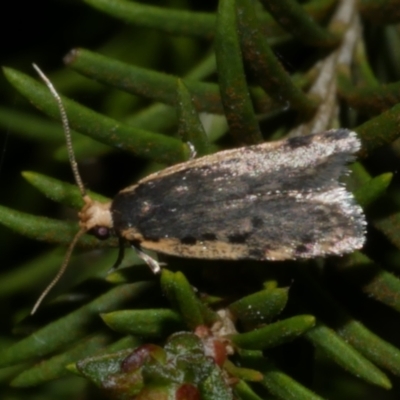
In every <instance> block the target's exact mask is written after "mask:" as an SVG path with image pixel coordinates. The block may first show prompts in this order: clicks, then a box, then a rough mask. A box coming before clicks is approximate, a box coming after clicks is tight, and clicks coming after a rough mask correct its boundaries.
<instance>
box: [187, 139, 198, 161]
mask: <svg viewBox="0 0 400 400" xmlns="http://www.w3.org/2000/svg"><path fill="white" fill-rule="evenodd" d="M186 144H187V145H188V147H189V150H190V157H189V160H193V159H194V158H196V156H197V151H196V149H195V148H194V145H193V143H191V142H186Z"/></svg>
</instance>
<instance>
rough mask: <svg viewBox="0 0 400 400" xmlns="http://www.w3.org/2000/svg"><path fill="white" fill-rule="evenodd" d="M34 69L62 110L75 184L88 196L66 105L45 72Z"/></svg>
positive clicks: (83, 194)
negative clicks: (76, 156)
mask: <svg viewBox="0 0 400 400" xmlns="http://www.w3.org/2000/svg"><path fill="white" fill-rule="evenodd" d="M32 65H33V68H35V70H36V72H37V73H38V74H39V76H40V78H41V79H42V80H43V82H44V83H45V84H46V86H47V87H48V89H49V90H50V92H51V94H52V95H53V97H54V99H55V100H56V102H57V105H58V109H59V110H60V116H61V122H62V126H63V130H64V135H65V140H66V143H67V151H68V158H69V162H70V164H71V168H72V173H73V174H74V178H75V182H76V184H77V186H78V187H79V190H80V191H81V195H82V197H83V196H85V195H86V189H85V186H84V184H83V182H82V178H81V176H80V174H79V169H78V163H77V162H76V159H75V153H74V149H73V147H72V140H71V129H70V127H69V123H68V117H67V112H66V111H65V107H64V104H63V102H62V100H61V97H60V95H59V94H58V92H57V90H56V89H55V88H54V86H53V84H52V83H51V82H50V79H49V78H48V77H47V76H46V75H45V74H44V73H43V71H42V70H41V69H40V68H39V67H38V66H37V65H36V64H32Z"/></svg>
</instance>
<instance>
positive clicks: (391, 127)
mask: <svg viewBox="0 0 400 400" xmlns="http://www.w3.org/2000/svg"><path fill="white" fill-rule="evenodd" d="M10 7H12V4H10ZM20 8H21V6H18V8H17V5H15V7H14V8H13V9H12V8H11V9H10V11H9V12H8V21H7V23H5V24H3V26H2V27H1V29H3V30H4V31H3V37H7V38H8V42H7V43H6V45H5V46H4V50H3V52H2V65H4V66H5V67H7V68H5V69H4V75H3V77H2V78H1V80H0V90H1V93H2V96H1V103H0V129H1V131H0V185H1V186H0V187H1V188H2V190H1V194H2V197H1V207H0V222H1V224H2V225H1V226H0V239H1V240H0V254H1V262H0V265H1V271H0V298H1V300H2V302H3V304H4V306H3V307H2V308H1V311H0V313H1V314H0V315H1V317H2V321H3V323H2V324H1V328H0V329H1V330H0V384H1V390H0V391H1V398H2V399H6V400H8V399H10V400H11V399H30V400H31V399H32V400H34V399H41V400H43V399H54V398H57V399H70V398H79V399H92V398H96V399H103V398H109V397H111V398H115V399H132V398H137V399H150V398H160V399H170V398H171V399H232V398H237V399H267V398H280V399H314V398H315V399H320V398H330V399H341V400H347V399H363V400H364V399H375V398H379V399H387V400H390V399H397V398H399V396H400V380H399V376H400V350H399V349H398V347H399V346H400V340H399V335H398V334H397V326H398V325H397V324H398V323H399V316H398V314H397V313H398V312H399V311H400V301H399V298H400V296H399V294H400V280H399V279H398V277H397V275H398V274H399V268H400V191H399V189H398V187H399V179H398V176H397V175H396V172H397V170H398V168H399V157H400V150H399V149H400V145H399V144H400V142H399V137H400V123H399V121H400V97H399V96H400V95H399V93H400V92H399V82H400V28H399V25H398V23H399V20H400V14H399V10H400V1H398V0H360V1H358V2H356V1H353V0H342V1H335V0H313V1H296V0H276V1H275V0H260V1H259V2H253V1H249V0H235V1H233V0H220V1H219V3H218V4H211V3H210V4H209V3H206V2H200V1H192V2H189V1H185V0H164V1H159V2H156V1H153V2H151V3H149V2H134V1H127V0H85V1H83V2H77V1H76V2H74V1H69V0H68V1H65V0H64V1H62V0H59V1H47V2H41V3H40V4H36V3H35V4H34V3H32V4H31V3H26V4H24V5H23V12H22V10H21V9H20ZM17 27H18V29H19V30H20V31H22V32H23V33H24V34H23V35H20V36H19V35H17V34H15V35H10V32H17ZM67 53H68V54H67ZM66 54H67V56H66V57H65V58H64V62H65V63H66V67H65V66H62V65H61V59H62V58H63V57H64V56H65V55H66ZM32 62H35V63H37V64H39V66H40V67H41V68H42V69H43V70H44V71H45V72H46V74H48V76H49V78H50V79H51V81H52V82H53V84H54V86H55V87H56V88H57V90H58V91H59V92H60V94H62V95H63V97H64V102H65V106H66V108H67V112H68V117H69V119H70V123H71V127H72V128H73V130H74V132H73V145H74V149H75V151H76V155H77V158H78V161H79V167H80V170H81V173H82V175H83V179H84V182H85V184H86V186H87V187H88V188H90V189H93V191H95V192H98V193H102V194H103V195H104V196H107V197H109V198H112V196H113V195H114V194H115V193H116V192H118V190H120V189H121V188H124V187H126V186H128V185H129V184H131V183H133V182H135V181H137V180H138V179H139V178H140V177H143V176H146V175H147V174H149V173H150V172H152V171H156V170H159V169H161V168H164V167H165V166H166V165H170V164H174V163H177V162H179V161H183V160H186V159H188V157H189V155H190V149H189V148H188V146H187V145H186V142H187V141H190V142H191V143H194V144H195V147H196V149H197V151H198V154H199V155H203V154H208V153H211V152H214V151H217V150H219V149H224V148H233V147H235V146H240V145H246V144H252V143H259V142H261V141H262V140H269V139H277V138H282V137H285V136H287V135H301V134H307V133H311V132H318V131H324V130H326V129H330V128H335V127H339V126H340V127H346V128H350V129H353V130H355V131H356V132H357V133H358V135H359V136H360V138H361V140H362V143H363V147H362V150H361V151H360V153H359V158H358V160H357V162H355V163H353V164H352V165H351V170H352V174H351V175H350V176H349V177H347V179H346V184H347V186H348V187H349V188H350V189H351V190H352V191H353V192H354V194H355V197H356V199H357V201H358V202H359V203H360V204H361V205H362V207H363V208H364V210H365V213H366V215H367V219H368V223H369V224H368V236H367V244H366V246H365V247H364V249H363V250H362V252H361V251H360V252H355V253H353V254H350V255H348V256H345V257H336V258H334V257H332V258H329V259H326V260H321V259H319V260H310V261H301V262H297V261H291V262H253V261H252V262H248V261H240V262H239V261H230V262H228V261H224V262H221V261H204V260H184V259H177V258H172V257H165V256H161V255H160V256H159V259H160V261H162V262H165V263H166V264H167V268H168V269H163V272H162V274H161V275H160V276H154V275H152V273H151V272H150V270H149V269H148V268H147V267H146V266H145V265H143V263H142V261H141V260H139V259H138V257H137V256H136V255H135V254H133V251H130V250H128V249H127V251H126V255H125V258H124V261H123V265H122V268H120V269H118V270H116V271H114V272H112V273H110V274H107V271H108V270H109V268H110V267H111V266H112V265H113V262H114V261H115V258H116V249H115V248H113V247H114V246H116V241H115V240H114V241H113V240H110V241H106V242H104V243H103V246H102V247H99V242H98V241H96V240H95V239H93V238H86V237H83V238H82V240H81V241H80V246H79V248H77V249H76V250H75V253H74V256H73V258H72V260H71V262H70V266H69V269H68V270H67V273H66V274H65V276H64V277H63V278H62V280H61V281H60V282H59V283H58V284H57V286H56V287H55V288H54V290H53V291H52V292H51V293H50V295H49V297H48V298H47V299H46V301H45V304H43V306H42V308H40V310H39V312H38V313H37V314H36V315H34V316H33V317H31V316H29V312H30V309H31V307H32V305H33V304H34V301H35V298H36V297H37V296H38V295H39V294H40V292H41V291H42V290H43V289H44V287H45V286H46V284H47V283H48V282H49V280H50V279H51V278H52V276H53V275H54V274H55V273H56V270H57V268H58V267H59V265H60V264H61V262H62V259H63V255H64V252H65V249H64V248H57V249H55V248H54V243H58V244H63V245H65V244H68V243H69V242H70V240H71V238H72V236H73V235H74V233H75V232H76V230H77V223H76V222H65V221H67V220H74V218H75V216H74V214H73V213H71V209H70V207H71V208H72V209H79V208H80V207H81V205H82V202H81V199H80V196H79V193H78V192H77V190H76V188H75V187H74V186H73V185H70V184H67V183H66V182H72V175H71V172H70V167H69V164H68V159H67V154H66V150H65V144H64V137H63V134H62V130H61V125H60V123H59V115H58V110H57V108H56V106H55V104H54V101H53V99H52V98H51V96H50V95H49V93H48V91H47V89H46V88H45V87H44V86H43V85H42V84H41V83H38V81H37V78H36V76H35V74H34V71H33V69H32V68H31V63H32ZM22 71H23V72H22ZM21 94H22V95H21ZM27 99H28V100H29V101H27ZM71 99H73V100H74V101H72V100H71ZM29 102H31V103H33V104H34V105H35V106H36V107H37V108H38V109H39V110H40V111H37V110H36V109H35V108H34V107H32V105H31V104H29ZM232 110H233V111H232ZM44 114H47V115H48V116H50V117H51V118H52V119H49V118H48V116H46V115H44ZM228 127H229V129H228ZM23 171H25V172H23ZM27 171H29V172H27ZM32 171H34V172H32ZM21 172H23V177H22V176H21ZM24 178H25V179H24ZM37 189H38V190H37ZM40 192H42V193H40ZM43 193H44V194H45V195H46V196H47V197H49V198H50V199H51V200H53V201H54V202H51V201H49V200H48V199H46V198H45V196H43ZM44 216H46V218H45V217H44ZM10 228H11V230H10ZM16 232H19V233H16ZM20 234H23V235H25V237H26V238H24V236H21V235H20ZM28 238H29V239H28ZM32 238H35V239H37V240H41V241H43V242H44V243H40V242H38V241H34V240H32ZM84 248H86V252H82V250H80V249H84ZM88 249H89V250H90V251H89V252H88Z"/></svg>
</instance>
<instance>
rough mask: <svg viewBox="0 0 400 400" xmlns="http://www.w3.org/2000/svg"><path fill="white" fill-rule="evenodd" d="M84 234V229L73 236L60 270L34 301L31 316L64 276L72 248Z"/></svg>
mask: <svg viewBox="0 0 400 400" xmlns="http://www.w3.org/2000/svg"><path fill="white" fill-rule="evenodd" d="M84 233H86V230H85V229H80V230H79V231H78V232H77V233H76V235H75V236H74V238H73V239H72V242H71V243H70V245H69V246H68V250H67V252H66V253H65V257H64V260H63V262H62V264H61V267H60V269H59V270H58V272H57V275H56V276H55V277H54V278H53V280H52V281H51V282H50V283H49V284H48V286H47V287H46V289H45V290H44V291H43V292H42V294H41V295H40V296H39V298H38V299H37V300H36V303H35V305H34V306H33V308H32V311H31V315H33V314H35V312H36V311H37V309H38V308H39V306H40V304H42V301H43V300H44V298H45V297H46V296H47V295H48V294H49V292H50V291H51V289H53V287H54V286H55V285H56V284H57V282H58V281H59V280H60V278H61V277H62V276H63V275H64V272H65V270H66V269H67V266H68V263H69V260H70V258H71V254H72V252H73V250H74V247H75V245H76V243H77V242H78V240H79V238H80V237H81V236H82V235H83V234H84Z"/></svg>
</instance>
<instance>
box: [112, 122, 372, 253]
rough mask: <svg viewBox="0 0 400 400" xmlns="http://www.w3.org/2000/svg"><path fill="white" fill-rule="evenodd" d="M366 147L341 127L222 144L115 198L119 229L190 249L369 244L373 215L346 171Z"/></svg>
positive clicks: (154, 244)
mask: <svg viewBox="0 0 400 400" xmlns="http://www.w3.org/2000/svg"><path fill="white" fill-rule="evenodd" d="M359 148H360V141H359V139H358V138H357V135H356V134H355V133H354V132H351V131H348V130H345V129H339V130H331V131H327V132H324V133H321V134H317V135H309V136H303V137H298V138H292V139H287V140H283V141H277V142H272V143H264V144H260V145H255V146H248V147H243V148H239V149H234V150H228V151H222V152H219V153H216V154H214V155H209V156H205V157H202V158H199V159H197V160H191V161H187V162H185V163H182V164H178V165H176V166H173V167H169V168H167V169H165V170H163V171H160V172H157V173H155V174H152V175H150V176H148V177H146V178H144V179H142V180H141V181H139V183H138V184H136V185H134V186H131V187H128V188H127V189H124V190H122V191H121V192H120V193H119V194H118V195H117V196H116V197H115V198H114V200H113V202H112V205H111V212H112V218H113V224H114V229H115V231H116V232H117V234H119V235H120V236H122V237H124V238H126V239H127V240H128V241H132V242H134V243H137V244H138V245H140V246H141V247H143V248H146V249H150V250H155V251H158V252H161V253H166V254H171V255H175V256H181V257H194V258H211V259H257V260H265V259H268V260H284V259H293V258H311V257H316V256H324V255H329V254H343V253H348V252H351V251H353V250H355V249H358V248H360V247H362V245H363V243H364V235H365V232H364V231H365V219H364V216H363V213H362V210H361V208H360V207H359V206H358V205H356V204H355V202H354V199H353V196H352V195H351V194H350V193H349V192H347V191H346V190H345V188H344V187H343V186H342V185H341V184H340V183H339V181H338V179H339V178H340V176H341V175H342V174H344V173H345V172H346V171H347V170H346V163H347V162H349V161H351V160H352V159H353V157H354V156H353V153H355V152H356V151H358V150H359Z"/></svg>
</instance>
